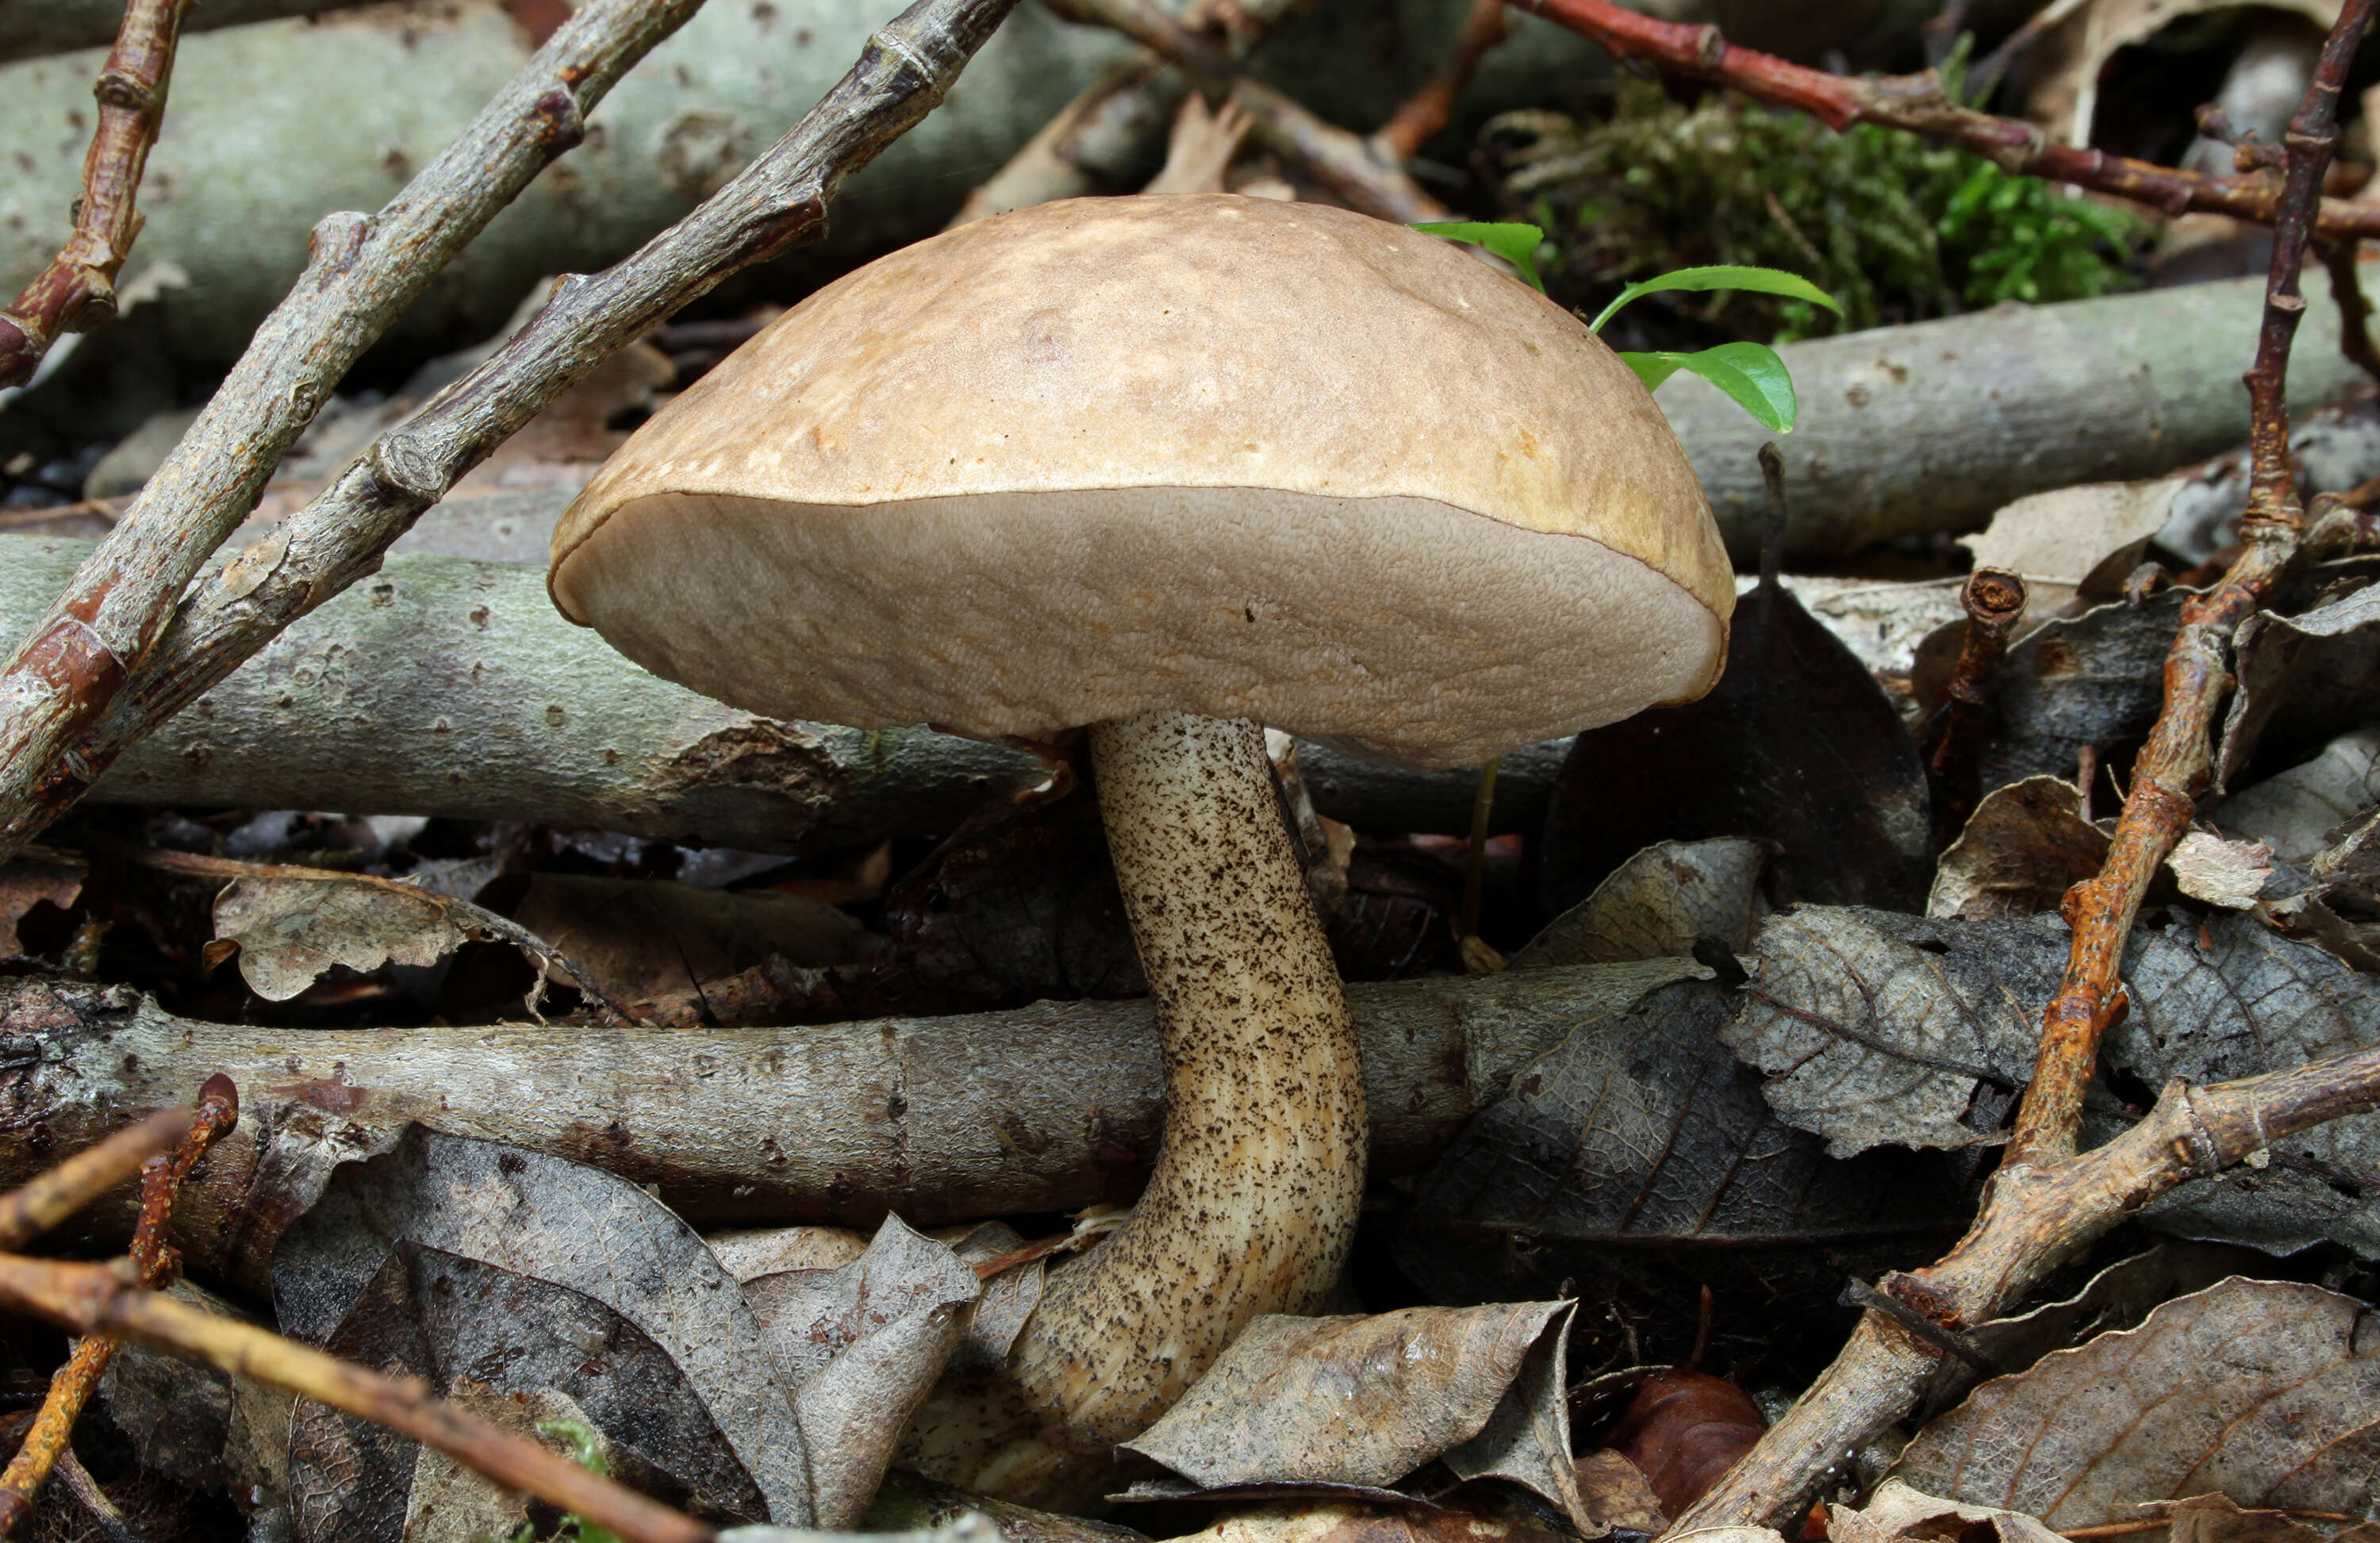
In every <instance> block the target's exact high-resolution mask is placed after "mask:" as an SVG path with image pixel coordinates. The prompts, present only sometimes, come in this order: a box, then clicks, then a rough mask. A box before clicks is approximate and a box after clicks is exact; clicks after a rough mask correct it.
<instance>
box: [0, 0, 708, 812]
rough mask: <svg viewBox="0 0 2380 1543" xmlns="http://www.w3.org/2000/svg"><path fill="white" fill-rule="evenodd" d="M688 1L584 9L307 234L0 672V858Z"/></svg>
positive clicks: (79, 776) (76, 769)
mask: <svg viewBox="0 0 2380 1543" xmlns="http://www.w3.org/2000/svg"><path fill="white" fill-rule="evenodd" d="M700 4H701V0H655V3H646V0H593V3H591V4H589V5H588V6H583V7H582V8H581V9H580V10H579V11H578V12H577V15H575V16H573V17H572V18H571V19H570V20H569V21H567V22H565V24H564V25H563V26H562V28H561V30H558V31H557V32H555V33H554V35H553V38H552V39H551V40H549V41H548V42H547V43H546V45H545V46H544V47H542V48H540V49H539V50H538V52H537V54H536V55H534V56H533V57H532V58H531V59H530V60H529V63H528V66H527V67H524V68H523V69H522V71H521V72H520V73H519V74H518V75H516V77H514V79H513V80H512V81H511V83H510V84H509V85H507V86H506V87H505V88H504V91H502V92H500V93H499V94H498V95H497V97H496V99H495V100H494V101H493V102H491V103H489V104H488V106H487V107H486V108H485V109H483V110H482V111H481V112H480V115H479V116H478V117H477V118H476V119H474V120H473V121H472V123H471V126H470V127H469V128H467V129H466V130H465V131H464V132H463V134H462V135H461V136H460V137H459V138H457V139H456V140H455V142H454V143H453V144H451V145H449V146H447V147H446V149H445V150H444V151H443V152H441V153H440V154H439V156H438V157H437V159H436V160H434V161H432V162H431V164H430V165H429V166H428V167H427V168H426V169H425V170H424V171H423V172H422V173H421V174H420V175H419V176H417V177H415V178H414V179H413V181H412V182H411V183H409V184H407V188H406V189H405V191H403V192H402V193H400V194H398V195H397V197H396V199H395V200H394V201H392V202H391V203H389V204H388V205H387V206H386V207H384V208H383V209H382V210H381V212H380V213H378V214H376V215H373V216H370V217H366V216H363V215H360V214H353V213H342V214H333V215H330V216H328V217H327V218H325V219H324V220H323V221H322V223H321V224H320V225H317V226H316V227H315V229H314V239H313V248H312V253H311V256H310V258H309V260H308V265H307V270H306V273H305V274H304V275H303V276H302V277H300V278H299V280H298V281H297V287H296V288H295V289H294V290H293V291H292V292H291V293H290V296H289V298H287V299H285V300H284V301H283V302H282V303H281V305H280V306H279V307H278V308H277V309H276V310H274V311H273V315H272V316H271V317H269V318H267V319H266V320H265V322H264V323H263V324H262V325H261V327H259V328H258V329H257V333H256V336H255V338H254V340H253V341H252V342H251V343H250V344H249V347H248V350H247V352H246V353H245V354H243V355H242V356H241V358H240V360H239V362H238V363H237V365H235V366H234V367H233V369H232V371H231V374H230V375H229V377H228V378H226V379H225V382H224V383H223V385H222V387H221V388H220V389H218V390H217V391H216V393H215V395H213V397H212V399H211V400H210V401H209V402H208V404H207V407H206V408H205V410H204V411H202V412H201V413H200V415H199V419H198V421H197V422H195V423H194V424H192V425H191V427H190V429H189V431H188V432H187V433H185V434H184V435H183V436H182V440H181V443H179V444H178V445H176V447H175V450H174V453H173V454H172V455H171V456H168V457H167V458H166V460H165V464H164V466H163V467H161V468H159V469H158V472H157V474H156V475H155V476H154V477H153V478H152V479H151V480H150V481H149V484H148V485H147V486H146V487H145V488H143V489H142V490H141V492H140V497H139V498H138V499H136V500H135V501H134V503H133V504H132V507H131V508H130V509H128V511H126V513H125V515H124V517H123V518H122V519H121V520H119V521H118V522H117V524H116V526H115V529H114V530H113V531H111V532H110V533H109V535H108V537H107V539H106V540H105V541H102V542H101V543H100V546H99V549H98V551H96V552H94V553H92V554H91V558H90V560H89V561H88V562H86V563H85V564H84V565H83V568H82V571H81V572H80V573H79V574H77V575H76V577H75V581H74V583H73V584H71V585H70V586H69V587H68V589H67V592H66V593H65V594H64V595H62V596H60V597H59V598H58V600H57V601H56V602H55V604H54V605H53V606H52V607H51V609H50V611H49V613H48V614H47V615H46V616H44V617H43V618H42V621H41V622H39V623H38V624H36V625H35V626H34V627H33V628H32V630H31V632H30V634H29V635H28V637H27V638H26V639H25V641H24V642H23V643H21V644H20V645H19V646H18V648H17V649H16V650H15V651H14V652H13V654H12V655H11V657H10V660H9V662H8V665H7V667H6V671H5V673H0V855H5V854H6V853H7V852H9V851H13V850H14V849H15V848H16V847H17V846H18V845H20V844H23V843H24V842H26V841H28V840H30V838H31V837H32V835H33V834H34V832H36V831H38V830H39V829H40V827H41V826H42V824H44V823H46V822H47V819H48V817H47V815H46V814H45V813H43V812H42V811H43V810H44V809H45V808H54V807H56V806H55V802H54V799H55V795H54V794H52V793H51V791H50V790H51V788H52V787H53V786H55V784H65V785H66V786H67V787H69V788H74V789H78V790H79V787H81V786H84V785H88V783H89V781H90V779H89V777H88V776H86V775H85V772H87V771H88V770H89V768H88V766H87V764H86V763H85V762H84V761H83V759H81V757H80V756H79V753H78V752H77V751H76V750H75V749H74V748H73V746H74V741H75V739H76V736H77V735H79V734H81V733H83V732H84V731H86V730H88V729H89V728H90V727H91V725H92V724H94V723H97V722H98V721H99V720H100V718H101V717H102V715H103V713H105V712H106V711H108V710H109V709H110V708H111V707H112V706H114V705H115V704H116V702H117V700H118V699H119V698H120V697H121V696H122V694H123V693H124V691H125V690H126V688H127V686H128V683H129V680H130V676H131V672H132V671H133V670H134V669H135V668H136V667H137V666H138V665H140V663H141V662H142V661H144V660H145V659H146V658H147V656H148V655H149V653H150V651H151V650H152V648H153V647H154V645H155V644H156V642H157V640H158V638H159V636H160V634H161V633H162V632H163V630H164V626H165V625H166V623H167V621H168V620H169V619H170V618H171V617H172V615H173V614H174V607H175V604H176V601H178V600H179V599H180V597H181V595H182V592H183V590H184V589H185V588H186V587H187V586H188V584H189V581H190V579H191V578H192V577H193V576H195V575H196V574H197V572H198V570H199V565H200V564H201V563H202V562H203V561H204V560H205V559H206V557H207V555H208V554H209V553H212V552H213V551H214V549H215V548H216V547H217V546H218V545H220V544H221V543H222V541H223V540H224V538H225V537H226V536H227V535H229V534H230V533H231V531H232V530H233V529H234V528H235V527H237V525H238V524H239V522H240V520H241V519H242V518H243V517H245V516H246V515H247V514H248V511H249V509H251V508H252V507H254V506H255V503H256V497H257V494H258V492H260V491H261V489H262V487H263V485H264V481H265V479H266V478H267V477H269V476H270V475H271V474H272V472H273V468H274V467H275V466H277V465H279V464H280V461H281V458H282V456H284V454H285V453H286V452H287V450H288V449H289V447H290V445H291V444H293V443H295V442H296V441H297V436H298V434H299V433H301V432H302V431H304V430H305V428H306V426H307V424H308V423H310V422H311V421H312V420H313V417H314V412H315V409H316V408H317V407H320V406H321V405H322V401H323V400H324V399H325V398H326V397H327V396H328V395H330V392H331V389H332V388H333V387H334V385H336V384H337V383H338V381H339V378H340V377H341V376H343V375H344V374H346V371H347V367H348V366H349V365H351V364H352V363H354V362H355V360H356V358H357V357H358V355H360V354H361V353H362V352H363V350H364V349H365V347H367V346H369V345H370V344H371V343H372V342H373V341H374V340H375V339H376V338H378V337H379V336H380V334H382V332H383V331H384V330H385V329H386V328H387V326H388V324H389V323H390V322H393V321H394V320H395V318H396V316H397V315H398V313H399V312H401V311H402V310H404V309H405V307H406V305H407V302H409V301H410V300H412V299H413V298H414V297H415V296H417V295H419V293H420V292H421V290H422V288H423V286H426V285H428V284H429V282H430V280H431V278H432V277H433V276H434V275H435V274H436V273H438V271H439V270H440V269H441V268H443V267H444V266H445V264H446V261H447V260H448V259H449V258H450V257H452V256H453V255H454V254H455V252H457V251H459V250H461V249H462V247H463V245H464V244H465V243H466V242H468V241H469V240H470V239H471V237H473V236H475V235H476V234H478V232H479V231H480V228H481V227H482V226H483V225H486V223H487V222H488V221H489V220H490V219H491V218H492V217H493V216H494V215H495V213H497V212H498V211H499V210H501V209H503V208H504V206H505V205H506V204H508V203H510V202H511V201H512V200H513V197H514V195H515V194H516V193H517V192H519V191H520V189H521V188H523V187H525V186H526V185H527V184H528V181H529V179H530V178H531V177H533V176H536V175H537V173H538V172H539V171H540V169H541V168H542V167H543V166H544V165H545V164H546V163H547V162H549V161H551V160H553V158H554V157H555V156H557V155H559V154H561V153H562V152H565V151H566V150H568V149H569V148H570V147H571V146H573V145H575V144H577V142H578V140H579V138H580V136H581V135H582V133H583V132H584V128H583V125H584V123H585V117H586V115H587V113H589V111H591V110H592V109H593V107H594V105H595V103H598V102H600V101H601V100H602V98H603V95H604V94H605V92H607V91H610V89H611V88H612V86H613V83H614V82H615V81H617V80H618V79H619V78H620V77H621V76H622V75H623V74H625V72H626V70H627V68H628V67H629V66H630V65H632V64H634V63H635V62H636V61H637V60H638V59H639V58H642V57H643V56H644V55H645V53H646V52H647V51H648V50H650V48H651V47H652V46H653V45H654V44H655V43H659V42H660V41H661V40H662V38H665V37H667V36H668V35H669V34H670V33H671V32H672V31H674V30H676V28H677V26H678V25H679V24H680V23H682V22H683V21H685V19H686V18H687V17H689V16H691V15H692V14H693V13H694V11H695V10H696V9H697V7H698V6H699V5H700ZM248 577H251V578H252V577H261V576H258V575H249V576H248ZM72 796H73V795H72V794H71V793H69V794H68V795H67V801H71V798H72Z"/></svg>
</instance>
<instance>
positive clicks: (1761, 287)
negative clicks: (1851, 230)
mask: <svg viewBox="0 0 2380 1543" xmlns="http://www.w3.org/2000/svg"><path fill="white" fill-rule="evenodd" d="M1414 228H1415V230H1418V231H1420V232H1422V233H1423V234H1425V235H1428V236H1442V237H1446V238H1447V239H1448V240H1450V241H1467V242H1470V243H1471V244H1473V245H1475V246H1479V247H1485V248H1486V249H1488V250H1489V251H1491V252H1493V253H1495V254H1496V255H1497V256H1498V257H1500V258H1502V259H1503V260H1504V261H1507V262H1510V263H1511V264H1512V266H1513V267H1514V268H1516V269H1518V270H1519V271H1520V274H1521V277H1522V278H1523V279H1524V280H1526V281H1527V282H1528V284H1529V285H1530V286H1531V287H1533V288H1535V289H1536V290H1537V291H1538V292H1539V293H1543V292H1544V290H1545V287H1546V286H1545V285H1544V283H1543V282H1542V281H1541V280H1539V278H1538V277H1537V268H1536V251H1537V248H1538V247H1539V246H1540V245H1542V244H1543V243H1544V241H1545V238H1546V236H1545V232H1544V231H1542V230H1540V229H1538V228H1537V227H1536V225H1481V224H1454V223H1440V224H1434V225H1415V226H1414ZM1665 289H1693V290H1710V289H1743V290H1750V291H1753V292H1755V293H1756V294H1762V295H1778V296H1781V297H1783V298H1786V299H1789V300H1800V301H1803V302H1804V303H1806V304H1810V305H1819V306H1825V307H1826V308H1827V309H1828V310H1832V311H1833V312H1835V313H1836V314H1837V315H1839V316H1840V315H1841V314H1842V309H1843V308H1842V307H1841V306H1840V304H1838V303H1836V300H1835V298H1834V297H1833V296H1831V295H1828V293H1827V292H1826V291H1825V290H1823V289H1821V288H1819V287H1818V286H1816V285H1815V284H1812V283H1811V282H1810V281H1809V280H1808V279H1805V278H1803V276H1802V275H1801V274H1799V273H1787V272H1785V271H1784V270H1783V269H1781V268H1749V267H1743V266H1741V265H1734V264H1730V265H1727V266H1722V267H1715V268H1680V269H1677V270H1675V271H1674V272H1671V273H1661V274H1658V275H1657V276H1655V277H1653V278H1649V279H1645V280H1642V281H1640V282H1638V283H1635V284H1632V285H1630V286H1628V287H1627V288H1625V289H1623V290H1621V292H1620V295H1619V298H1617V299H1614V300H1613V301H1612V302H1611V303H1610V304H1609V305H1608V306H1605V307H1604V308H1603V314H1602V315H1600V316H1597V318H1596V319H1595V320H1594V321H1592V322H1588V323H1587V328H1588V330H1589V331H1591V332H1597V333H1599V332H1601V331H1602V330H1603V324H1604V323H1605V322H1609V321H1610V320H1611V318H1612V317H1613V316H1615V315H1616V314H1618V313H1619V310H1620V308H1621V307H1622V306H1624V305H1626V304H1628V302H1629V301H1631V300H1633V299H1635V298H1637V297H1639V296H1642V295H1651V294H1655V293H1658V292H1659V291H1661V290H1665ZM1620 357H1621V358H1622V359H1623V360H1625V361H1626V362H1627V365H1628V368H1629V369H1631V370H1633V371H1636V378H1637V379H1638V380H1641V381H1643V382H1644V383H1645V389H1646V390H1648V391H1649V390H1651V389H1652V388H1654V387H1655V386H1658V385H1659V384H1660V383H1662V382H1663V381H1666V380H1668V379H1669V378H1670V376H1672V375H1674V374H1676V373H1677V372H1678V371H1681V370H1682V371H1686V372H1687V373H1688V374H1690V375H1700V376H1701V377H1702V378H1703V379H1704V380H1706V381H1708V382H1709V383H1711V384H1713V385H1715V386H1717V387H1718V388H1719V390H1721V391H1723V392H1725V393H1727V395H1728V396H1729V397H1730V399H1732V400H1733V401H1734V403H1735V405H1736V406H1738V407H1742V408H1743V410H1744V411H1745V412H1748V413H1750V414H1751V415H1752V416H1753V418H1754V419H1755V420H1757V421H1758V423H1759V424H1760V426H1761V427H1762V428H1764V429H1767V430H1768V431H1770V432H1772V433H1779V434H1790V433H1791V432H1792V431H1793V419H1794V416H1795V414H1796V412H1797V410H1798V404H1797V403H1796V402H1795V400H1794V396H1793V377H1792V375H1791V372H1790V371H1787V370H1786V368H1785V361H1784V360H1783V359H1781V358H1778V356H1777V350H1776V349H1774V348H1771V347H1769V346H1767V344H1765V343H1722V344H1720V345H1719V346H1717V347H1715V348H1704V349H1701V350H1699V351H1697V352H1694V353H1691V354H1683V353H1673V352H1668V351H1661V352H1655V353H1625V352H1623V353H1622V354H1621V356H1620Z"/></svg>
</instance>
